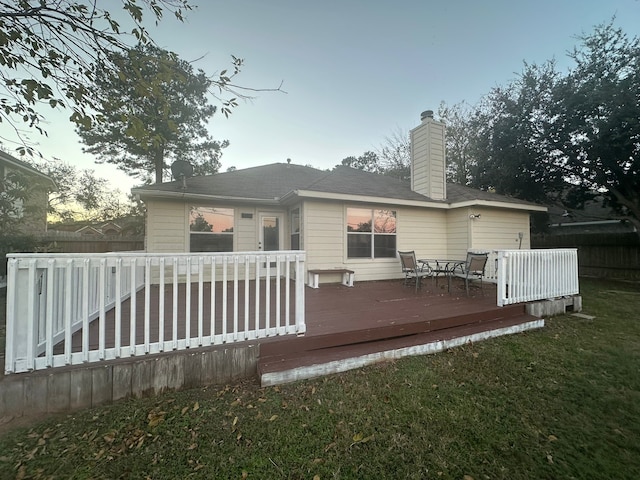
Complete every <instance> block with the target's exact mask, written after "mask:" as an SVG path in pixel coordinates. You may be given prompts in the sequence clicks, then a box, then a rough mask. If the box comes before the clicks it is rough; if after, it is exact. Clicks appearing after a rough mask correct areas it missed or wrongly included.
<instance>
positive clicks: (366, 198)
mask: <svg viewBox="0 0 640 480" xmlns="http://www.w3.org/2000/svg"><path fill="white" fill-rule="evenodd" d="M293 196H296V197H298V198H311V199H316V200H336V201H348V202H357V203H386V204H393V205H401V206H407V207H429V208H440V209H447V208H449V206H448V205H447V204H446V203H444V202H436V201H428V200H409V199H402V198H391V197H376V196H373V195H351V194H345V193H330V192H318V191H313V190H294V191H292V192H290V193H288V194H287V195H285V196H284V197H282V200H283V201H284V200H285V198H286V199H287V200H290V199H291V198H292V197H293Z"/></svg>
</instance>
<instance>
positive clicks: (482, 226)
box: [469, 208, 531, 251]
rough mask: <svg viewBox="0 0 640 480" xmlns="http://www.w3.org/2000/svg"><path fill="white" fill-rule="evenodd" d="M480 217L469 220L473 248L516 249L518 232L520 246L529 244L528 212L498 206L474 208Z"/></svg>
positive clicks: (528, 245)
mask: <svg viewBox="0 0 640 480" xmlns="http://www.w3.org/2000/svg"><path fill="white" fill-rule="evenodd" d="M473 213H479V214H480V218H477V219H475V220H470V223H471V238H472V241H471V246H470V247H469V248H472V249H474V250H490V251H491V250H499V249H517V248H518V247H519V245H520V239H519V238H518V232H522V233H523V238H522V248H523V249H528V248H530V246H531V235H530V232H529V212H527V211H521V210H507V209H500V208H475V209H474V210H473Z"/></svg>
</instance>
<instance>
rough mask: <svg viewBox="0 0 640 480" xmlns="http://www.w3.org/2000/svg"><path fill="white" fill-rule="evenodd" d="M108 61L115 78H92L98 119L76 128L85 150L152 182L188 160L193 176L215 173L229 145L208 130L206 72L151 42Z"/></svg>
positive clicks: (209, 109) (209, 112) (211, 110)
mask: <svg viewBox="0 0 640 480" xmlns="http://www.w3.org/2000/svg"><path fill="white" fill-rule="evenodd" d="M110 61H111V62H112V63H113V65H115V66H117V68H118V71H117V74H113V75H109V74H106V75H102V76H99V77H98V78H96V93H97V95H98V96H99V97H100V102H101V105H100V107H99V109H100V111H101V114H100V116H99V121H98V122H97V123H96V124H93V125H92V126H91V127H90V128H87V127H85V126H84V125H80V126H78V127H77V129H76V131H77V133H78V135H79V136H80V138H81V139H82V141H83V142H84V143H85V145H87V148H85V151H86V152H88V153H92V154H94V155H96V156H97V157H98V161H99V162H108V163H112V164H115V165H117V166H118V168H120V169H121V170H123V171H125V172H126V173H128V174H131V175H133V176H135V177H139V178H142V179H144V180H147V179H148V178H149V176H150V174H154V175H155V181H156V183H162V180H163V176H164V172H165V171H166V170H167V168H168V166H169V165H168V163H169V160H171V159H174V160H178V159H183V160H188V161H190V162H191V163H192V164H193V165H194V171H195V173H196V174H210V173H216V172H217V171H218V169H219V167H220V162H219V157H220V155H221V150H222V148H224V147H226V146H227V145H228V142H226V141H225V142H217V141H214V140H212V139H211V137H210V136H209V133H208V131H207V122H208V120H209V118H210V117H211V116H212V115H213V114H214V112H215V111H216V107H215V106H213V105H210V104H209V101H208V92H209V90H210V88H211V87H212V83H211V80H210V79H209V78H208V77H207V76H206V75H205V73H204V72H203V71H202V70H198V71H197V72H194V70H193V67H192V66H191V64H190V63H188V62H186V61H185V60H181V59H180V58H179V57H178V56H177V55H176V54H174V53H171V52H168V51H166V50H163V49H160V48H158V47H155V46H153V45H149V44H147V45H138V46H137V47H136V48H133V49H131V50H128V51H127V52H125V53H115V54H112V56H111V59H110ZM238 69H239V65H238V66H236V69H235V70H234V74H235V73H237V72H238V71H239V70H238ZM227 113H228V112H227Z"/></svg>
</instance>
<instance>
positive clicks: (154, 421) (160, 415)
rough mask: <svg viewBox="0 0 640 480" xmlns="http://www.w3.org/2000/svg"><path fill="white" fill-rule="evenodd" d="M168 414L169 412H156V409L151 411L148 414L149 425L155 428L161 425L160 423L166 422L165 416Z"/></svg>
mask: <svg viewBox="0 0 640 480" xmlns="http://www.w3.org/2000/svg"><path fill="white" fill-rule="evenodd" d="M166 414H167V412H154V411H151V412H149V414H148V415H147V420H148V421H149V427H151V428H153V427H155V426H157V425H159V424H160V423H162V422H164V417H165V415H166Z"/></svg>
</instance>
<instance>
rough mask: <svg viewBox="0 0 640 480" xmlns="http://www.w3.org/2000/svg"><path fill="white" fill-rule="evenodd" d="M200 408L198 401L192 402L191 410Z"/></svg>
mask: <svg viewBox="0 0 640 480" xmlns="http://www.w3.org/2000/svg"><path fill="white" fill-rule="evenodd" d="M199 408H200V404H199V403H198V402H196V403H194V404H193V411H194V412H195V411H197V410H198V409H199Z"/></svg>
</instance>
